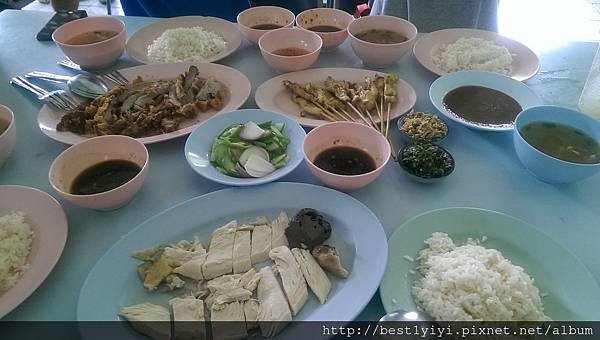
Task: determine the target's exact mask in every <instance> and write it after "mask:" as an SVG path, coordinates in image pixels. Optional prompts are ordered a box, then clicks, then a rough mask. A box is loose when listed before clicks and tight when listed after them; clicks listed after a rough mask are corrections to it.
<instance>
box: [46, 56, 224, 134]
mask: <svg viewBox="0 0 600 340" xmlns="http://www.w3.org/2000/svg"><path fill="white" fill-rule="evenodd" d="M225 90H226V89H225V87H224V86H223V85H222V84H221V83H219V82H217V81H216V80H215V79H214V78H212V77H209V78H207V79H205V78H201V77H200V76H199V75H198V68H197V67H196V66H190V68H189V69H188V71H187V72H185V73H183V74H180V75H179V76H177V78H176V79H174V80H158V81H144V80H143V79H142V78H140V77H138V78H136V79H135V80H134V81H133V82H131V83H130V84H127V85H118V86H115V87H113V88H111V89H110V91H108V92H107V93H106V94H105V95H103V96H101V97H98V98H96V99H94V100H93V101H92V102H90V103H89V104H87V105H83V106H81V107H80V108H78V109H77V110H74V111H70V112H67V113H66V114H65V115H64V116H63V117H62V118H61V121H60V123H59V124H58V125H57V127H56V128H57V130H59V131H70V132H73V133H77V134H91V135H109V134H111V135H127V136H131V137H144V136H151V135H155V134H159V133H168V132H173V131H176V130H178V129H179V125H180V123H181V122H182V121H184V120H185V119H193V118H195V117H196V116H197V115H198V114H199V113H202V112H206V111H208V110H221V109H222V108H223V106H224V99H225Z"/></svg>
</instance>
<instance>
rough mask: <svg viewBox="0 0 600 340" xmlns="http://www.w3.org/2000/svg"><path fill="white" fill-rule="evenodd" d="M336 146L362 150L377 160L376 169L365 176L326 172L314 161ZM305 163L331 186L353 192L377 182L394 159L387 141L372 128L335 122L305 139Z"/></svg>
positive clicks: (323, 126)
mask: <svg viewBox="0 0 600 340" xmlns="http://www.w3.org/2000/svg"><path fill="white" fill-rule="evenodd" d="M334 146H352V147H355V148H359V149H362V150H363V151H365V152H366V153H368V154H369V155H370V156H371V157H372V158H373V160H374V161H375V170H373V171H371V172H368V173H366V174H362V175H338V174H334V173H331V172H328V171H325V170H323V169H321V168H319V167H318V166H316V165H315V164H314V163H313V162H314V160H315V159H316V158H317V156H318V155H319V154H320V153H321V152H322V151H324V150H326V149H329V148H331V147H334ZM303 150H304V161H305V162H306V164H307V166H308V169H309V170H310V172H311V173H312V174H313V175H315V176H316V177H317V178H318V179H319V180H321V182H323V183H324V184H325V185H327V186H328V187H331V188H334V189H338V190H343V191H350V190H355V189H359V188H362V187H364V186H366V185H368V184H369V183H371V182H373V181H374V180H375V179H376V178H377V177H379V175H380V174H381V172H382V171H383V169H384V168H385V166H386V164H387V163H388V161H389V160H390V157H391V148H390V144H389V143H388V141H387V139H386V138H385V137H384V136H383V135H382V134H381V133H379V132H378V131H377V130H375V129H373V128H372V127H369V126H366V125H363V124H360V123H354V122H332V123H327V124H324V125H321V126H319V127H316V128H314V129H312V131H310V132H309V133H308V134H307V135H306V138H305V139H304V146H303Z"/></svg>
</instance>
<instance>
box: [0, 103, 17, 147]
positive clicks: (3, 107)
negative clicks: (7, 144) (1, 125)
mask: <svg viewBox="0 0 600 340" xmlns="http://www.w3.org/2000/svg"><path fill="white" fill-rule="evenodd" d="M0 110H4V111H6V112H8V113H9V116H10V122H8V126H7V127H6V129H5V130H4V131H2V132H0V139H2V138H3V137H4V136H7V135H8V133H9V132H10V131H11V130H12V129H14V126H15V124H16V123H15V113H14V112H13V110H11V108H10V107H8V106H6V105H2V104H0Z"/></svg>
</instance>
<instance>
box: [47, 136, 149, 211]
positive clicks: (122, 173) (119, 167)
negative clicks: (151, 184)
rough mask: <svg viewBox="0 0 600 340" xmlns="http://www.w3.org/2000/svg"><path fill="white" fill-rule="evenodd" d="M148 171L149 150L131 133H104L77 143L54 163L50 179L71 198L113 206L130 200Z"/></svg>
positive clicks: (104, 207)
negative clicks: (119, 134)
mask: <svg viewBox="0 0 600 340" xmlns="http://www.w3.org/2000/svg"><path fill="white" fill-rule="evenodd" d="M147 172H148V150H147V149H146V147H145V146H144V144H142V143H140V142H139V141H137V140H136V139H134V138H131V137H127V136H116V135H109V136H100V137H94V138H90V139H88V140H86V141H84V142H81V143H79V144H76V145H73V146H71V147H70V148H68V149H67V150H65V151H64V152H63V153H61V154H60V155H59V156H58V157H57V158H56V159H55V160H54V162H53V163H52V165H51V166H50V173H49V176H48V178H49V181H50V184H51V185H52V187H53V188H54V190H56V191H57V192H58V193H59V194H60V195H61V196H62V197H64V198H65V199H66V200H68V201H69V202H71V203H73V204H76V205H79V206H81V207H84V208H90V209H96V210H112V209H116V208H119V207H121V206H123V205H124V204H126V203H127V202H129V200H131V198H133V196H134V195H135V194H136V193H137V192H138V191H139V189H140V188H141V187H142V184H143V183H144V179H145V177H146V173H147Z"/></svg>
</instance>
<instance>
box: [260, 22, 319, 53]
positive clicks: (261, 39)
mask: <svg viewBox="0 0 600 340" xmlns="http://www.w3.org/2000/svg"><path fill="white" fill-rule="evenodd" d="M282 30H286V31H289V30H297V31H301V32H305V33H308V34H310V35H313V36H314V37H317V38H318V41H319V46H318V47H317V48H316V49H315V50H314V51H310V52H309V53H306V54H301V55H280V54H275V53H273V52H271V51H268V50H267V49H265V48H264V47H263V45H262V41H263V39H265V36H268V35H269V34H271V33H273V34H274V32H279V31H282ZM302 34H304V33H302ZM258 47H259V48H260V51H261V52H263V53H266V54H267V55H269V56H270V57H276V58H284V59H287V60H293V59H297V58H304V57H307V56H312V55H314V54H316V53H319V52H321V49H322V48H323V39H322V38H321V37H320V36H319V35H318V34H317V33H315V32H313V31H309V30H307V29H303V28H297V27H282V28H277V29H274V30H269V31H267V32H266V33H265V34H263V35H262V36H261V37H260V39H258ZM282 48H285V47H282Z"/></svg>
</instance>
